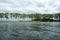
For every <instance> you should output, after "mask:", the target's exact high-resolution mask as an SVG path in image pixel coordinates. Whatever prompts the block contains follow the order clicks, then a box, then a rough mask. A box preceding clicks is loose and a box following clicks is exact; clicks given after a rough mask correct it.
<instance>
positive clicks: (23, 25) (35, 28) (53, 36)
mask: <svg viewBox="0 0 60 40" xmlns="http://www.w3.org/2000/svg"><path fill="white" fill-rule="evenodd" d="M0 40H60V22H0Z"/></svg>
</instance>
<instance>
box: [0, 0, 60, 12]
mask: <svg viewBox="0 0 60 40" xmlns="http://www.w3.org/2000/svg"><path fill="white" fill-rule="evenodd" d="M0 12H24V13H34V12H38V13H57V12H60V0H0Z"/></svg>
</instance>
